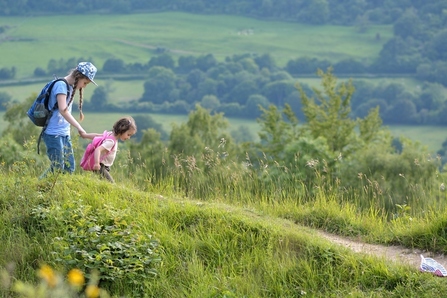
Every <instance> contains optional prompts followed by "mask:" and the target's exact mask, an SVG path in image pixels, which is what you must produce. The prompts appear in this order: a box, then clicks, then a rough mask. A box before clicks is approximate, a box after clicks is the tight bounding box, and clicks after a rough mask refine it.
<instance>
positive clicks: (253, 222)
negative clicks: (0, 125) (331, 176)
mask: <svg viewBox="0 0 447 298" xmlns="http://www.w3.org/2000/svg"><path fill="white" fill-rule="evenodd" d="M0 170H1V171H0V179H1V180H2V194H3V195H2V197H1V199H0V208H1V211H2V212H0V218H1V223H2V229H0V237H1V239H2V246H1V247H0V267H1V268H5V265H6V264H14V265H15V270H14V272H13V273H11V274H12V275H13V276H14V277H15V278H17V279H19V280H22V281H24V282H26V283H27V284H33V283H35V270H37V269H38V268H39V266H42V264H48V265H50V266H51V267H53V268H57V270H59V272H62V274H64V273H65V272H66V271H68V270H69V269H71V268H73V264H74V263H76V264H81V263H79V260H80V259H81V257H80V255H78V259H77V260H78V261H76V262H73V261H75V260H74V259H72V258H68V257H69V256H70V253H73V254H75V251H72V249H74V248H76V247H77V249H79V250H81V249H85V247H86V246H90V247H91V248H90V250H89V251H88V253H89V254H90V255H91V256H92V259H87V260H84V262H85V263H84V265H88V266H89V267H90V268H95V269H101V274H102V277H104V276H112V277H113V276H115V279H113V280H103V281H102V282H101V283H100V286H101V287H102V288H105V289H107V290H108V292H110V293H111V294H113V297H140V296H142V294H143V293H144V297H169V298H171V297H301V296H305V297H307V296H308V297H346V296H354V297H424V296H425V297H426V296H439V295H441V293H445V291H447V286H446V284H445V282H444V280H443V279H440V278H436V277H432V276H431V275H430V274H427V273H419V272H418V270H417V269H416V268H410V267H408V266H405V265H403V264H398V263H393V262H387V261H386V260H383V259H380V258H377V257H373V256H370V255H368V256H367V255H360V254H355V253H353V252H352V251H349V250H347V249H345V248H341V247H339V246H337V245H335V244H332V243H330V242H328V241H327V240H324V239H322V238H319V237H318V236H317V235H316V234H315V232H314V231H313V230H311V229H308V228H306V227H304V226H301V225H300V224H298V223H299V222H302V223H305V222H307V224H310V225H313V224H312V223H314V224H315V225H316V226H320V227H321V228H324V229H328V230H334V228H335V227H338V229H339V231H340V232H341V233H346V232H349V231H348V227H349V226H351V227H357V228H360V229H363V231H364V233H371V235H372V234H374V235H375V236H374V237H375V238H376V239H382V240H385V238H386V237H387V236H386V235H389V234H388V233H389V232H390V231H391V232H392V233H396V231H398V230H397V228H399V226H402V223H401V224H399V223H397V224H396V225H389V224H385V223H381V219H380V218H379V217H377V216H372V217H371V215H369V217H368V216H366V215H360V214H356V212H355V211H354V209H352V208H350V207H348V206H344V207H342V206H338V205H337V203H335V201H333V200H331V199H330V197H326V198H325V197H320V199H319V200H317V201H315V202H314V203H308V204H297V203H296V201H295V202H294V200H290V201H285V202H283V204H275V203H273V202H269V201H268V200H266V201H262V202H253V201H250V198H249V197H247V196H245V195H244V194H242V193H241V196H237V197H227V198H224V197H222V198H220V199H217V198H216V199H212V198H209V199H206V200H205V199H204V198H202V199H200V198H197V199H199V200H194V199H191V198H187V197H183V196H181V195H180V194H176V193H175V192H173V191H172V185H169V184H168V185H158V186H157V185H153V186H152V188H151V190H150V191H148V192H141V191H138V190H137V189H136V188H134V187H135V185H133V183H132V181H131V180H123V181H121V182H120V183H119V184H117V185H111V184H109V183H106V182H104V181H99V180H98V179H97V178H96V177H95V176H90V175H88V174H84V175H73V176H56V177H50V178H48V179H47V180H42V181H37V180H36V178H34V177H35V176H34V175H35V173H34V170H33V169H32V168H28V167H27V166H26V165H24V164H17V165H16V168H12V169H9V170H7V169H5V168H0ZM287 218H289V219H287ZM341 218H343V219H344V222H345V223H346V225H342V224H341V221H340V220H341ZM421 223H422V222H420V221H419V220H417V219H415V221H414V222H413V225H414V227H415V228H417V227H420V228H419V230H420V229H421V227H422V226H421ZM107 230H109V231H114V232H116V233H119V231H120V230H121V231H122V232H126V231H129V230H131V231H132V235H134V238H135V237H136V238H138V239H140V241H137V242H134V244H133V246H132V247H133V248H135V250H138V248H139V247H140V246H142V245H144V244H145V243H146V242H141V240H142V239H152V240H151V241H156V242H157V243H158V245H157V246H156V249H154V250H152V253H154V256H155V255H157V257H160V259H161V262H154V263H153V264H152V265H149V267H151V270H152V271H151V274H150V276H149V273H143V272H142V271H141V272H140V275H137V276H136V277H134V278H135V279H133V280H132V279H129V278H126V276H127V275H123V276H122V277H121V278H116V275H114V274H118V273H119V272H120V270H125V268H124V267H122V265H119V264H126V260H128V259H132V258H133V256H134V254H135V253H136V252H135V250H133V253H134V254H132V255H130V256H129V255H127V257H124V258H120V260H121V262H117V263H116V262H115V258H117V257H119V256H120V254H121V253H122V252H126V251H127V252H129V250H128V249H129V248H128V247H127V246H126V243H125V241H126V239H128V238H126V237H119V238H116V237H115V236H114V235H113V234H112V233H107ZM351 232H352V230H351ZM94 235H97V237H99V238H97V237H96V236H94ZM123 235H124V234H123ZM147 237H149V238H147ZM98 239H99V242H98ZM112 240H113V242H111V241H112ZM135 240H136V239H134V240H133V241H135ZM96 243H98V244H100V246H96ZM92 244H93V245H92ZM70 245H71V246H70ZM116 245H120V247H121V248H120V251H121V252H119V251H116V252H115V254H113V253H112V254H106V253H107V252H110V250H111V249H112V247H116ZM86 252H87V251H86ZM56 256H60V257H62V259H59V260H57V258H55V257H56ZM73 256H74V255H73ZM103 258H104V259H103ZM64 260H65V261H64ZM69 260H72V261H69ZM135 262H137V263H138V261H135ZM70 264H72V265H70ZM101 264H102V265H101ZM105 264H108V265H107V266H106V265H105ZM113 268H115V269H113ZM80 269H82V270H83V271H84V272H88V270H87V269H86V268H85V267H82V266H81V268H80ZM134 273H135V270H131V271H128V275H130V274H134ZM145 274H147V275H145ZM55 283H56V288H58V287H59V285H58V282H57V281H56V282H55ZM1 285H2V287H8V286H9V285H11V284H8V282H7V280H6V281H4V282H3V283H2V284H1ZM17 288H18V289H20V287H17ZM17 288H16V289H17ZM44 289H45V288H44ZM1 294H2V297H10V294H11V293H10V292H8V290H2V292H1Z"/></svg>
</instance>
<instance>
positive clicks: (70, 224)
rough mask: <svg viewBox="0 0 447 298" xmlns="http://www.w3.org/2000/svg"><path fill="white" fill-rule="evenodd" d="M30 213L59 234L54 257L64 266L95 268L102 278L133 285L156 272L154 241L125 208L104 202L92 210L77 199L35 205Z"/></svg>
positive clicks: (88, 269)
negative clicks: (67, 202)
mask: <svg viewBox="0 0 447 298" xmlns="http://www.w3.org/2000/svg"><path fill="white" fill-rule="evenodd" d="M33 215H34V216H35V217H36V218H37V219H40V222H41V224H43V225H44V228H45V229H49V230H50V231H52V232H55V233H57V234H59V235H57V237H55V238H54V239H55V242H54V251H53V254H54V255H55V256H54V257H55V258H54V259H55V260H56V262H59V263H62V264H63V265H64V266H66V267H69V268H73V267H76V268H82V269H85V270H86V271H87V272H92V271H93V270H99V273H100V275H101V279H102V280H107V281H116V280H122V279H126V281H129V282H132V283H136V284H138V283H139V282H141V281H143V280H146V279H148V278H150V277H154V276H156V275H157V270H156V268H155V266H156V264H157V263H159V262H160V261H161V259H160V257H159V255H158V253H157V249H158V241H157V240H155V239H152V236H151V235H146V234H144V233H142V232H141V229H140V227H139V225H137V224H134V223H129V220H130V216H129V215H128V214H127V213H126V210H117V209H115V208H113V207H111V206H107V205H106V206H104V208H103V209H99V210H96V209H95V210H94V209H93V208H92V206H89V205H84V204H83V202H82V201H77V202H72V203H70V204H69V205H68V206H53V207H43V206H39V207H37V208H35V209H34V210H33ZM61 232H62V235H60V234H61ZM86 276H87V277H88V276H89V273H87V275H86Z"/></svg>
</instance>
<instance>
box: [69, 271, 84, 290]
mask: <svg viewBox="0 0 447 298" xmlns="http://www.w3.org/2000/svg"><path fill="white" fill-rule="evenodd" d="M67 278H68V282H69V283H70V284H71V285H73V286H77V287H80V286H82V285H84V282H85V278H84V274H82V271H81V270H79V269H71V270H70V271H69V272H68V274H67Z"/></svg>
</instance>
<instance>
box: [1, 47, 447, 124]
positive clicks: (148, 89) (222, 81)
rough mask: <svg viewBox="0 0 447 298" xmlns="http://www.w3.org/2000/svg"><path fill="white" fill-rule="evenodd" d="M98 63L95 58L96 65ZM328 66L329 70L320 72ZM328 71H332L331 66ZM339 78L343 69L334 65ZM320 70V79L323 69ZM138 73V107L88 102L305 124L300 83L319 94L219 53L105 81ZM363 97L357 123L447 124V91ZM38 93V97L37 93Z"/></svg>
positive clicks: (373, 89) (254, 61) (114, 63)
mask: <svg viewBox="0 0 447 298" xmlns="http://www.w3.org/2000/svg"><path fill="white" fill-rule="evenodd" d="M85 59H86V58H85V57H81V58H70V59H67V60H63V59H61V60H51V61H50V62H49V63H48V66H47V69H46V70H44V69H41V68H37V69H36V70H35V75H36V76H46V77H47V76H49V75H50V74H51V76H52V74H64V73H67V71H68V70H69V69H70V68H71V67H72V65H76V61H81V60H85ZM89 59H90V60H92V58H89ZM320 66H323V65H320ZM324 66H326V65H324ZM329 68H330V69H331V71H332V72H333V73H334V74H337V73H336V72H335V69H334V68H332V67H331V66H328V67H327V68H326V69H322V70H327V69H329ZM317 69H319V68H316V69H315V70H314V74H315V72H316V70H317ZM115 74H129V75H130V74H132V75H133V76H140V77H139V79H141V80H143V81H144V83H143V84H144V92H143V94H142V95H141V97H140V98H137V99H135V100H133V101H130V102H122V103H120V104H113V103H111V102H110V99H109V97H110V92H111V91H110V88H108V87H107V86H100V87H98V88H95V90H94V93H93V96H92V97H91V98H90V99H89V100H88V101H87V102H86V103H85V105H86V107H87V108H88V107H89V106H91V107H92V108H95V109H97V110H101V111H104V112H113V111H128V112H133V111H140V112H141V111H147V112H153V113H171V114H185V113H189V112H190V111H192V110H193V109H194V108H195V106H196V104H200V105H201V106H202V107H204V108H206V109H208V110H210V111H211V112H217V113H224V114H225V115H226V116H227V117H241V118H251V119H255V118H257V117H259V116H260V114H261V111H260V110H259V109H258V108H257V107H258V106H261V107H263V108H266V107H268V106H269V105H270V104H274V105H276V106H278V107H280V108H282V107H284V106H285V105H286V104H288V105H289V106H290V107H291V109H292V110H293V111H294V112H295V113H296V114H297V115H299V116H300V117H302V116H303V114H302V105H301V102H300V96H299V92H298V91H297V89H296V88H295V87H296V84H297V83H300V84H301V86H302V88H303V90H304V91H305V92H306V94H307V95H308V96H314V94H313V91H312V89H311V88H310V86H308V85H307V84H305V83H301V82H300V79H299V77H295V76H294V75H292V74H290V73H289V72H288V71H287V68H285V69H282V68H279V67H277V66H276V64H275V62H274V60H273V58H272V57H271V56H270V55H269V54H264V55H259V56H256V55H253V54H243V55H234V56H232V57H227V58H226V59H225V61H223V62H218V61H217V59H215V58H214V56H213V55H212V54H207V55H202V56H198V57H195V56H181V57H179V58H178V60H177V61H175V60H174V59H173V57H172V56H171V55H169V54H168V53H162V54H160V55H156V56H153V57H151V58H150V60H149V61H147V62H146V63H131V64H126V63H125V62H124V61H123V60H121V59H115V58H111V59H108V60H106V61H105V63H104V65H103V67H102V69H100V71H99V73H98V75H99V76H102V75H103V76H107V75H110V76H113V75H115ZM353 86H354V87H355V89H356V92H355V93H354V94H353V97H352V103H351V104H352V111H351V115H350V116H351V117H352V118H353V119H355V118H357V117H360V118H361V117H364V116H365V115H366V114H367V112H368V111H369V109H371V108H373V107H379V113H380V117H381V119H382V120H383V122H384V123H385V124H407V125H408V124H415V125H421V124H431V125H445V124H447V120H446V118H445V117H444V112H445V111H447V101H446V99H445V96H444V95H443V94H444V87H443V86H442V85H441V84H438V83H429V82H425V83H422V82H421V84H420V86H419V88H414V89H413V90H408V88H407V87H406V86H405V85H404V84H402V83H393V82H390V83H383V84H380V85H376V84H375V83H373V82H368V80H360V79H358V80H353ZM36 92H37V91H36ZM11 102H12V98H11V96H10V95H8V94H7V93H4V92H3V93H0V109H6V108H7V106H8V104H9V103H11Z"/></svg>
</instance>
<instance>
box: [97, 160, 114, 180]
mask: <svg viewBox="0 0 447 298" xmlns="http://www.w3.org/2000/svg"><path fill="white" fill-rule="evenodd" d="M109 171H110V168H109V167H106V166H105V165H103V164H101V169H100V170H99V173H100V174H101V176H102V177H104V178H106V179H107V180H109V181H110V182H112V183H115V180H113V177H112V175H110V173H109Z"/></svg>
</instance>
